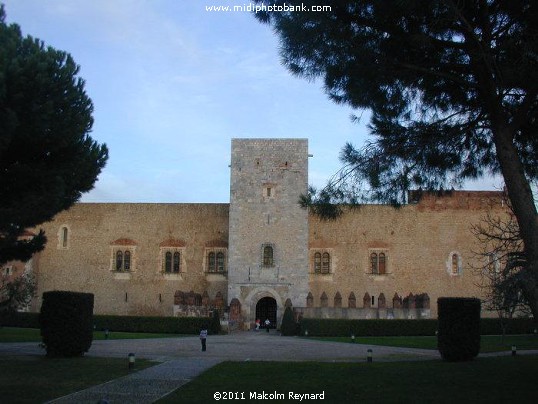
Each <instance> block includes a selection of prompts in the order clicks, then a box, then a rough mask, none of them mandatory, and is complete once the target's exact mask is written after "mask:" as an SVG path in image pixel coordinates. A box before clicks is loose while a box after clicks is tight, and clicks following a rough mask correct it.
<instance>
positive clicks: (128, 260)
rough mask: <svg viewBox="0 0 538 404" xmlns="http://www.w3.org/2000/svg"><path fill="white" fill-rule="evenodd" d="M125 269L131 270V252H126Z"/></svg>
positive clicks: (124, 257)
mask: <svg viewBox="0 0 538 404" xmlns="http://www.w3.org/2000/svg"><path fill="white" fill-rule="evenodd" d="M123 269H124V270H126V271H130V270H131V251H125V253H124V254H123Z"/></svg>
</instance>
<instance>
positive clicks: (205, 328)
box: [200, 326, 207, 352]
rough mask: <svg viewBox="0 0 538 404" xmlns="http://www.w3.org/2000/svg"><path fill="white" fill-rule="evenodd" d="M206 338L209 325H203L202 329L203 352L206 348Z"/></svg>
mask: <svg viewBox="0 0 538 404" xmlns="http://www.w3.org/2000/svg"><path fill="white" fill-rule="evenodd" d="M206 340H207V327H206V326H203V327H202V329H201V330H200V341H201V342H202V352H205V350H206Z"/></svg>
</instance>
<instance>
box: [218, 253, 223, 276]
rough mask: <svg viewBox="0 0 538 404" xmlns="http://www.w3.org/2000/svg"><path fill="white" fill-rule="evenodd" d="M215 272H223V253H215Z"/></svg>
mask: <svg viewBox="0 0 538 404" xmlns="http://www.w3.org/2000/svg"><path fill="white" fill-rule="evenodd" d="M217 271H218V272H224V253H223V252H218V253H217Z"/></svg>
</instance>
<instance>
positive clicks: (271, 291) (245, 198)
mask: <svg viewBox="0 0 538 404" xmlns="http://www.w3.org/2000/svg"><path fill="white" fill-rule="evenodd" d="M231 156H232V161H231V181H230V216H229V223H230V229H229V230H230V231H229V249H228V252H229V255H228V300H229V301H228V303H229V304H230V307H231V309H230V310H231V312H230V319H231V320H239V321H241V322H242V323H243V324H244V326H245V328H248V327H252V326H253V324H254V322H255V321H256V319H260V320H261V322H262V324H263V323H264V322H265V320H266V319H269V320H270V321H271V325H272V326H277V325H279V324H280V321H281V319H282V315H283V313H284V308H285V305H286V304H290V303H291V304H292V305H293V306H296V307H303V306H304V305H305V303H306V297H307V294H308V279H309V275H308V212H307V210H306V209H303V208H301V207H300V206H299V197H300V196H301V195H302V194H306V192H307V187H308V140H307V139H232V154H231Z"/></svg>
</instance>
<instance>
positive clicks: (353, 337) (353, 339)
mask: <svg viewBox="0 0 538 404" xmlns="http://www.w3.org/2000/svg"><path fill="white" fill-rule="evenodd" d="M351 342H355V334H351Z"/></svg>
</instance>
